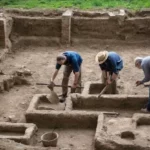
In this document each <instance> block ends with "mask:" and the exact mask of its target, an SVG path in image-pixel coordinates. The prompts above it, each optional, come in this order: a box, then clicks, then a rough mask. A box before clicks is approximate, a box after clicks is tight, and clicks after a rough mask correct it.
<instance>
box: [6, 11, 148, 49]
mask: <svg viewBox="0 0 150 150" xmlns="http://www.w3.org/2000/svg"><path fill="white" fill-rule="evenodd" d="M8 12H9V13H8ZM10 12H12V11H7V13H6V15H8V16H9V17H11V18H12V20H13V25H12V30H11V31H12V32H11V36H10V37H11V41H12V42H13V43H16V42H18V43H19V44H21V42H22V43H24V44H25V43H26V44H27V45H28V44H32V45H37V46H38V45H39V44H41V43H43V44H41V45H44V46H45V45H51V44H53V43H54V42H53V41H55V40H56V42H57V45H58V44H60V43H61V44H67V45H68V44H71V42H74V41H76V39H79V40H78V41H79V42H80V41H86V40H87V39H89V40H91V41H92V39H94V40H95V39H96V40H99V41H100V40H120V41H129V42H131V41H140V40H141V41H145V40H149V36H150V15H149V12H147V11H146V12H145V13H146V14H147V15H146V14H144V16H142V15H140V14H141V13H142V12H140V13H134V14H133V13H131V12H129V11H125V10H122V9H121V10H117V11H105V12H103V11H97V12H91V11H82V12H81V11H72V10H67V11H62V12H57V11H52V12H51V11H46V12H45V11H43V12H39V13H38V12H32V11H31V10H30V11H25V10H17V11H14V10H13V12H12V13H10ZM143 12H144V11H143ZM37 14H38V15H39V16H38V15H37ZM43 41H44V42H43ZM47 43H49V44H47ZM85 43H86V42H85Z"/></svg>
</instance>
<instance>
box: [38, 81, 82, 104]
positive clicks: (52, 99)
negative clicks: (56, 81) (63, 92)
mask: <svg viewBox="0 0 150 150" xmlns="http://www.w3.org/2000/svg"><path fill="white" fill-rule="evenodd" d="M36 85H47V86H48V88H49V89H50V91H51V93H50V95H49V96H47V99H48V100H49V101H50V103H52V104H58V103H59V97H58V95H57V94H56V93H55V92H54V91H53V88H54V87H69V88H71V87H72V86H70V85H69V86H62V85H54V86H51V85H50V84H47V83H36ZM77 88H83V87H77Z"/></svg>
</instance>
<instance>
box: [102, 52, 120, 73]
mask: <svg viewBox="0 0 150 150" xmlns="http://www.w3.org/2000/svg"><path fill="white" fill-rule="evenodd" d="M99 66H100V68H101V69H102V70H105V71H107V72H110V74H113V73H115V74H118V72H119V71H120V70H121V69H122V68H123V61H122V59H121V57H120V56H119V55H118V54H117V53H116V52H109V53H108V58H107V60H106V61H105V62H104V63H103V64H100V65H99Z"/></svg>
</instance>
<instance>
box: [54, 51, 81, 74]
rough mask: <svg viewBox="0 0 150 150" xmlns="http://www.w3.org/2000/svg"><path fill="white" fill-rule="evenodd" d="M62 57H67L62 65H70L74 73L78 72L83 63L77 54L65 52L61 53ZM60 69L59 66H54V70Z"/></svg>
mask: <svg viewBox="0 0 150 150" xmlns="http://www.w3.org/2000/svg"><path fill="white" fill-rule="evenodd" d="M63 55H65V56H66V57H67V61H66V62H65V64H64V65H71V66H72V68H73V71H74V72H79V70H80V66H81V64H82V61H83V60H82V58H81V56H80V55H79V54H78V53H77V52H74V51H66V52H64V53H63ZM60 67H61V65H60V64H56V69H58V70H59V69H60Z"/></svg>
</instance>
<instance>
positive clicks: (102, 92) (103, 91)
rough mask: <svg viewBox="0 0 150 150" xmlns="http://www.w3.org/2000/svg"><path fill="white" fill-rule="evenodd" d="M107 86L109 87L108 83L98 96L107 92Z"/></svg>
mask: <svg viewBox="0 0 150 150" xmlns="http://www.w3.org/2000/svg"><path fill="white" fill-rule="evenodd" d="M107 88H108V85H106V86H105V87H104V88H103V90H102V91H101V92H100V94H99V95H98V98H100V97H101V96H102V94H104V93H105V91H106V90H107Z"/></svg>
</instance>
